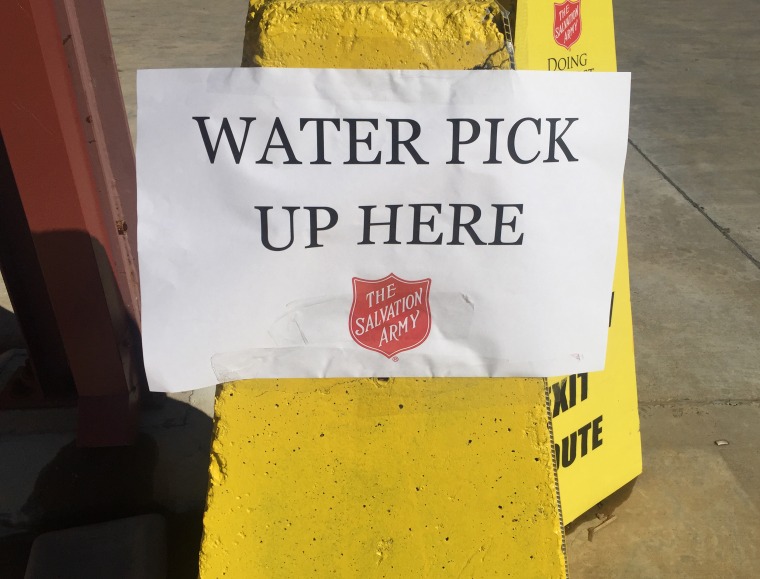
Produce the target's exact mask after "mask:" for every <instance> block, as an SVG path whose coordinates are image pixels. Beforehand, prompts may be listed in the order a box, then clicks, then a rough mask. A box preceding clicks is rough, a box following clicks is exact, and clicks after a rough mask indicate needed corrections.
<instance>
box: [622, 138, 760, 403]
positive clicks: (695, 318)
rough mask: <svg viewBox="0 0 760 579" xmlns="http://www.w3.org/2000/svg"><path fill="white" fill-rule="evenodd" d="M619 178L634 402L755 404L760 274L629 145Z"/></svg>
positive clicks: (758, 375) (758, 368)
mask: <svg viewBox="0 0 760 579" xmlns="http://www.w3.org/2000/svg"><path fill="white" fill-rule="evenodd" d="M625 181H626V202H627V206H626V207H627V211H628V239H629V249H630V268H631V301H632V307H633V316H634V318H633V331H634V343H635V348H636V369H637V375H638V384H639V400H641V401H642V402H653V401H668V400H701V401H713V400H752V399H755V398H757V397H758V384H760V355H759V354H758V347H759V346H760V323H758V321H759V320H760V269H758V268H757V267H756V266H755V265H754V264H753V263H752V262H751V261H750V260H749V259H747V258H746V256H744V255H743V254H742V253H741V252H740V251H739V250H738V249H737V248H736V247H735V246H734V245H733V244H732V243H731V242H730V241H729V240H727V239H726V238H725V236H724V235H723V234H722V232H721V231H720V230H718V229H717V228H716V227H715V226H714V225H713V224H712V223H710V221H709V220H708V219H706V218H705V217H704V216H703V215H702V214H701V213H700V212H699V211H698V210H696V209H695V208H694V207H692V206H691V204H689V202H688V201H687V200H686V199H684V198H683V196H682V195H681V194H680V193H679V192H678V191H677V190H676V189H675V188H674V187H673V186H672V185H671V184H670V183H668V182H667V181H666V180H665V179H664V178H663V177H662V176H661V175H660V174H659V172H658V171H657V170H656V169H655V168H653V167H652V165H651V164H650V163H649V162H648V161H647V160H646V159H644V158H643V157H642V156H641V155H640V154H639V153H638V152H637V151H636V150H635V149H634V148H633V147H629V151H628V160H627V164H626V179H625ZM757 205H758V208H757V210H760V198H758V202H757Z"/></svg>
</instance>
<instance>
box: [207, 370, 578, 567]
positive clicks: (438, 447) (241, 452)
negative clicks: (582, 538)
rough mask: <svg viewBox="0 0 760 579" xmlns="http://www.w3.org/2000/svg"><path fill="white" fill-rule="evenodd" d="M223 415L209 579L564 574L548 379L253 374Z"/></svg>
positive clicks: (224, 394) (227, 389) (211, 507)
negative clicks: (549, 427) (545, 384)
mask: <svg viewBox="0 0 760 579" xmlns="http://www.w3.org/2000/svg"><path fill="white" fill-rule="evenodd" d="M216 414H217V429H216V434H215V440H214V448H213V455H212V468H211V473H212V481H211V487H210V492H209V497H208V509H207V512H206V517H205V520H204V529H205V535H204V539H203V548H202V554H201V576H202V577H203V578H204V579H212V578H214V579H216V578H219V577H230V578H240V579H247V578H258V577H261V578H275V577H278V578H279V577H282V578H295V577H299V578H300V577H351V578H353V577H356V578H361V579H364V578H372V577H398V578H404V579H406V578H412V577H414V578H423V577H535V578H542V579H543V578H560V577H563V576H564V556H563V553H562V535H561V531H560V521H559V515H558V511H557V502H556V492H555V484H554V481H555V479H554V474H553V469H552V457H551V454H550V452H551V444H550V439H549V433H548V430H547V419H546V408H545V405H544V395H543V385H542V383H541V382H540V381H537V380H508V381H507V380H472V379H424V380H422V379H418V380H415V379H391V380H388V381H387V382H383V381H380V380H370V379H367V380H336V379H332V380H319V381H316V380H278V381H268V380H261V381H245V382H241V383H233V384H227V385H225V386H224V388H223V389H222V390H221V392H220V393H219V395H218V398H217V406H216Z"/></svg>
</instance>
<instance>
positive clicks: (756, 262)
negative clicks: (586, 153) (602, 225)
mask: <svg viewBox="0 0 760 579" xmlns="http://www.w3.org/2000/svg"><path fill="white" fill-rule="evenodd" d="M628 142H629V143H630V145H631V146H632V147H633V148H634V149H636V151H638V153H639V155H641V156H642V157H643V158H644V159H645V160H646V162H647V163H649V164H650V165H651V166H652V167H653V168H654V170H655V171H657V172H658V173H659V174H660V176H661V177H662V178H663V179H665V181H667V182H668V183H670V185H671V186H672V187H673V188H674V189H675V190H676V191H678V192H679V193H680V194H681V197H683V198H684V199H686V201H688V202H689V203H690V204H691V205H692V207H694V209H696V210H697V211H699V212H700V213H701V214H702V216H703V217H704V218H705V219H707V221H709V222H710V224H712V226H713V227H714V228H715V229H717V230H718V231H719V232H720V233H721V235H722V236H723V237H725V238H726V239H727V240H728V241H730V242H731V243H732V244H733V245H734V247H736V249H738V250H739V251H740V252H741V253H742V255H744V257H746V258H747V259H748V260H750V261H751V262H752V264H753V265H754V266H755V267H756V268H758V269H760V260H758V259H756V258H755V257H754V256H753V255H752V254H751V253H750V252H749V251H747V249H746V248H745V247H744V246H742V244H740V243H739V242H738V241H736V240H735V239H734V238H733V237H731V235H730V234H729V233H728V229H727V228H725V227H721V226H720V225H719V224H718V222H717V221H715V220H714V219H713V218H712V217H710V215H708V213H707V211H705V209H704V207H702V206H701V205H700V204H699V203H697V202H696V201H694V199H692V198H691V197H689V195H688V193H686V191H684V190H683V189H682V188H681V187H680V186H679V185H678V184H677V183H676V182H675V181H673V179H671V178H670V177H669V176H668V175H667V174H666V173H665V171H664V170H663V169H662V168H661V167H660V166H659V165H658V164H657V163H655V162H654V161H653V160H652V159H650V158H649V157H648V156H647V154H646V153H644V151H642V150H641V147H639V146H638V145H637V144H636V143H634V142H633V140H632V139H630V138H629V139H628Z"/></svg>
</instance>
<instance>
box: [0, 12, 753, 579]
mask: <svg viewBox="0 0 760 579" xmlns="http://www.w3.org/2000/svg"><path fill="white" fill-rule="evenodd" d="M583 1H584V2H585V1H588V0H583ZM246 4H247V2H246V1H245V0H223V1H218V2H214V3H209V2H204V1H201V0H186V1H184V2H182V3H179V2H175V1H165V2H148V1H147V0H140V1H134V0H106V6H107V9H108V16H109V19H110V26H111V31H112V34H113V40H114V45H115V51H116V56H117V60H118V64H119V68H120V72H121V77H122V86H123V89H124V94H125V100H126V102H127V107H128V113H129V117H130V122H131V125H132V130H133V134H134V118H135V116H134V115H135V107H134V100H135V90H134V70H135V69H136V68H151V67H155V68H158V67H182V66H196V67H197V66H237V65H238V64H239V62H240V54H241V51H242V36H243V23H244V17H245V10H246ZM614 6H615V16H616V36H617V46H618V60H619V69H620V70H628V71H631V72H632V73H633V94H632V107H631V128H630V142H631V146H630V147H629V152H628V153H629V154H628V162H627V167H626V202H627V208H628V234H629V245H630V247H629V249H630V261H631V286H632V305H633V314H634V333H635V344H636V362H637V373H638V383H639V400H640V413H641V432H642V440H643V449H644V450H643V452H644V473H643V474H642V475H641V477H639V479H638V480H637V481H636V482H635V483H634V484H632V485H629V486H628V487H626V488H625V489H623V490H621V491H620V492H618V493H616V494H615V495H613V496H612V497H610V498H609V499H608V500H605V501H603V503H601V504H600V505H599V506H597V507H596V508H595V509H592V511H590V512H589V513H588V514H587V515H585V516H583V517H581V518H580V519H579V520H578V521H576V522H574V523H573V524H571V525H570V526H569V527H568V529H567V544H568V558H569V565H570V574H571V577H573V578H574V579H584V578H585V579H597V578H598V579H608V578H631V579H633V578H636V579H639V578H644V579H650V578H651V579H656V578H670V577H676V576H683V577H690V578H697V579H699V578H713V577H732V578H734V577H736V578H743V577H747V578H749V577H755V576H756V575H757V568H758V566H760V516H759V515H760V484H758V481H760V454H759V453H758V445H759V444H760V353H759V352H758V347H759V346H760V164H758V163H757V153H756V152H754V144H755V141H756V139H757V138H758V137H759V136H760V116H758V115H757V114H756V112H755V107H756V104H757V102H758V99H759V97H760V86H759V85H760V77H758V76H757V75H756V74H753V70H754V69H755V68H756V63H757V62H758V60H759V59H760V43H758V42H757V32H756V27H757V24H756V23H757V22H758V21H760V4H759V3H755V2H751V1H750V0H724V1H723V2H720V3H717V2H709V1H707V0H693V1H692V2H689V3H688V4H686V3H682V2H670V3H663V2H655V1H654V0H636V1H635V2H634V1H633V0H617V1H616V2H615V4H614ZM0 306H2V308H1V309H0V314H2V315H0V339H2V340H3V341H4V343H8V344H15V345H18V343H17V342H13V340H17V337H16V336H17V330H15V329H14V320H13V318H12V316H9V315H8V311H9V310H10V307H9V305H8V302H7V298H6V297H5V296H4V295H3V294H2V287H1V286H0ZM0 345H2V344H0ZM212 401H213V392H211V391H199V392H196V393H194V394H186V395H183V396H180V397H178V399H177V400H172V399H168V400H163V401H159V404H157V405H156V406H155V407H154V408H152V409H149V410H148V411H147V412H146V413H145V416H144V418H143V427H142V430H143V432H146V433H147V434H148V435H149V436H150V437H151V438H152V440H153V443H154V444H155V447H154V446H153V444H148V445H146V449H145V452H148V453H149V454H151V453H153V452H154V451H155V452H156V454H157V457H156V467H155V474H154V476H153V479H152V481H151V484H150V485H149V486H150V487H151V488H150V491H146V493H147V494H148V495H149V496H144V497H134V501H135V502H136V504H150V505H156V504H158V505H163V506H164V507H165V508H166V509H169V510H173V511H176V512H189V513H191V516H195V517H196V518H197V516H198V515H197V513H198V509H199V508H201V507H202V504H203V500H204V489H205V483H204V480H205V479H204V478H203V477H205V464H206V461H207V457H208V450H207V443H206V442H205V441H204V439H203V437H204V436H208V433H209V431H210V421H209V420H208V418H207V417H206V413H208V412H210V408H211V403H212ZM186 403H189V406H188V404H186ZM198 409H200V411H199V410H198ZM26 412H27V414H24V415H23V416H22V415H20V414H13V413H4V415H3V418H2V422H0V457H2V464H3V467H2V468H3V493H2V495H0V535H3V534H8V533H9V532H12V531H13V530H14V529H18V528H19V527H18V525H23V522H24V521H23V520H22V519H23V516H24V514H23V511H22V507H24V506H26V507H27V509H26V512H27V513H29V512H33V510H34V509H33V508H34V507H35V505H39V503H40V501H42V500H47V499H45V497H43V496H40V495H39V493H38V494H37V495H34V493H33V488H34V486H35V480H36V478H37V475H38V473H39V471H40V470H43V469H44V467H45V466H46V465H49V464H50V463H51V462H54V461H55V459H56V457H57V456H59V455H60V454H61V453H63V452H67V445H69V443H70V442H71V441H72V439H73V434H72V432H73V424H74V416H73V412H72V411H71V410H66V409H60V410H46V411H35V412H37V414H35V415H34V416H31V415H30V414H28V412H30V411H26ZM30 424H34V425H39V424H44V428H40V427H39V426H35V428H32V429H30V427H29V425H30ZM19 437H24V440H25V442H24V447H23V448H22V447H20V446H19V445H18V440H19ZM716 440H726V441H728V443H729V444H728V445H723V446H717V445H716V444H715V441H716ZM151 456H152V454H151ZM193 513H195V515H193ZM612 514H614V515H616V518H615V519H614V520H613V521H612V522H611V523H610V524H609V525H608V526H606V527H605V528H603V529H600V530H599V531H598V532H596V533H594V535H593V541H589V533H588V530H589V529H590V528H592V527H594V526H596V525H598V524H599V522H600V521H601V520H602V518H603V517H605V516H609V515H612ZM597 515H599V516H600V517H602V518H598V517H597ZM1 565H2V557H0V568H2V567H1ZM0 575H2V573H0Z"/></svg>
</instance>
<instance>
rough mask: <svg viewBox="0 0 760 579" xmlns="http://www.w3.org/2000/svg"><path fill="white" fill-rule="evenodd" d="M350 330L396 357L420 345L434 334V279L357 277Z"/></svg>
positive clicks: (366, 345) (361, 342)
mask: <svg viewBox="0 0 760 579" xmlns="http://www.w3.org/2000/svg"><path fill="white" fill-rule="evenodd" d="M352 281H353V286H354V301H353V304H352V305H351V315H350V319H349V323H348V325H349V331H350V332H351V337H352V338H353V340H354V342H356V343H357V344H359V345H360V346H361V347H363V348H367V349H368V350H374V351H375V352H380V353H381V354H382V355H383V356H385V357H386V358H393V357H394V356H395V355H396V354H398V353H399V352H404V351H406V350H411V349H412V348H416V347H417V346H419V345H420V344H422V342H424V341H425V340H426V339H427V337H428V335H429V334H430V324H431V315H430V300H429V298H430V279H421V280H417V281H407V280H405V279H401V278H400V277H398V276H396V275H395V274H390V275H388V276H386V277H384V278H383V279H376V280H372V279H360V278H358V277H355V278H353V280H352Z"/></svg>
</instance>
